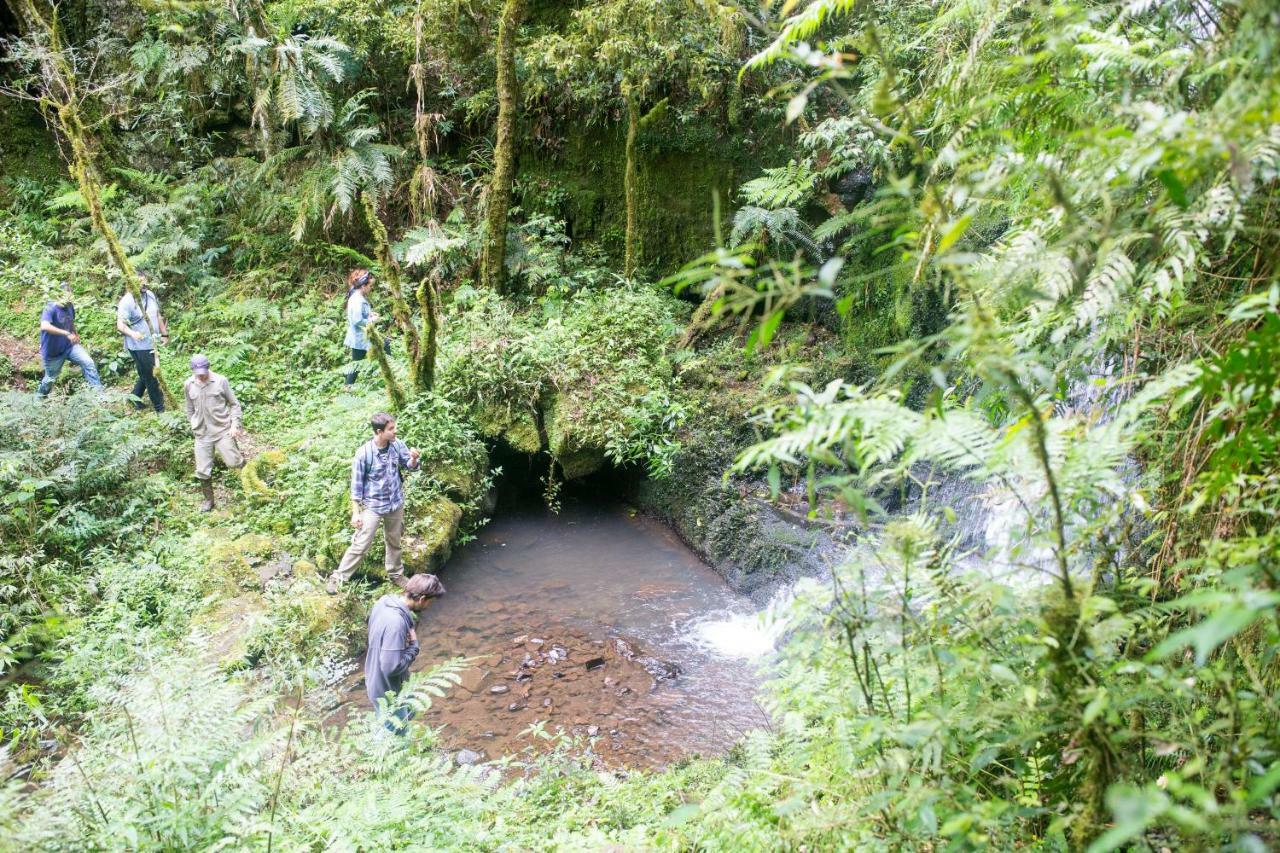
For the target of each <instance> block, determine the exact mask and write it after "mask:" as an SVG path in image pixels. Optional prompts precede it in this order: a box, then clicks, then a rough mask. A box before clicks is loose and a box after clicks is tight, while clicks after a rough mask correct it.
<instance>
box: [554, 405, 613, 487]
mask: <svg viewBox="0 0 1280 853" xmlns="http://www.w3.org/2000/svg"><path fill="white" fill-rule="evenodd" d="M579 409H580V407H579V406H578V405H577V404H576V401H575V400H574V399H573V397H571V396H569V395H565V394H555V395H552V396H551V397H549V398H548V400H547V403H546V406H545V408H544V409H543V411H542V422H543V424H544V425H545V426H546V429H547V444H548V446H549V449H550V450H551V455H552V456H553V457H555V460H556V462H558V463H559V464H560V471H561V473H562V474H563V476H564V478H565V479H566V480H576V479H578V478H579V477H585V476H587V475H588V474H594V473H595V472H596V471H599V470H600V469H601V468H602V467H604V462H605V455H604V448H603V447H600V446H598V445H595V444H593V443H591V442H590V441H589V440H588V439H584V438H583V436H582V434H581V430H580V429H578V424H577V422H576V421H575V419H574V413H575V412H577V411H578V410H579Z"/></svg>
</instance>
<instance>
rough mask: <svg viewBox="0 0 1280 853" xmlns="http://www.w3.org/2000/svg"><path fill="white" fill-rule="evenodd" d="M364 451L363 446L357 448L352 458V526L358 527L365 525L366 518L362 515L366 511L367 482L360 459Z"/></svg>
mask: <svg viewBox="0 0 1280 853" xmlns="http://www.w3.org/2000/svg"><path fill="white" fill-rule="evenodd" d="M363 451H364V448H363V447H362V448H361V449H360V450H357V451H356V456H355V458H354V459H352V460H351V526H352V527H354V528H356V529H359V528H360V527H362V526H363V525H364V520H363V519H362V518H361V517H360V516H361V515H362V514H363V513H364V506H363V504H364V497H365V486H366V484H367V480H366V478H365V470H364V464H363V463H362V461H361V459H360V457H361V455H362V453H363Z"/></svg>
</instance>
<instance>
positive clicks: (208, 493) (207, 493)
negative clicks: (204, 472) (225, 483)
mask: <svg viewBox="0 0 1280 853" xmlns="http://www.w3.org/2000/svg"><path fill="white" fill-rule="evenodd" d="M200 493H201V494H202V495H204V503H202V504H200V511H201V512H210V511H211V510H212V509H213V480H201V481H200Z"/></svg>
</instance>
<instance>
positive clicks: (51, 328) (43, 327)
mask: <svg viewBox="0 0 1280 853" xmlns="http://www.w3.org/2000/svg"><path fill="white" fill-rule="evenodd" d="M40 331H42V332H48V333H49V334H51V335H62V336H63V337H64V338H69V337H71V336H72V335H73V334H75V333H74V332H68V331H67V330H66V329H59V328H58V327H57V326H55V325H53V324H52V323H50V322H49V321H48V320H41V321H40Z"/></svg>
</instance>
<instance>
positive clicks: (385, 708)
mask: <svg viewBox="0 0 1280 853" xmlns="http://www.w3.org/2000/svg"><path fill="white" fill-rule="evenodd" d="M442 595H444V584H442V583H440V579H439V578H437V577H436V576H435V575H428V574H420V575H414V576H413V577H411V578H409V580H408V581H406V582H405V584H404V587H403V589H402V590H401V591H400V594H399V595H384V596H382V598H380V599H378V602H377V603H376V604H374V605H373V609H372V610H370V611H369V650H368V651H367V652H365V656H364V689H365V692H366V693H368V694H369V701H370V702H372V703H373V707H374V709H375V710H376V711H377V712H378V717H379V719H380V720H381V721H382V725H383V726H384V727H385V728H386V729H387V731H390V732H392V733H396V734H398V733H399V732H400V731H401V730H402V729H403V728H404V725H405V723H407V722H408V721H409V718H410V717H412V716H413V709H412V708H410V707H409V706H408V705H407V704H406V703H405V702H404V701H403V698H402V697H401V696H400V695H399V693H400V688H401V687H403V686H404V682H405V677H406V676H407V675H408V674H409V665H410V664H412V663H413V661H414V659H415V658H417V657H418V637H417V634H416V633H415V632H414V623H415V622H416V621H417V617H416V614H419V613H421V612H422V611H424V610H426V609H427V607H428V606H429V605H430V604H431V602H432V601H434V600H435V599H437V598H439V597H440V596H442ZM388 693H390V694H392V695H391V696H390V697H389V698H388V697H387V694H388ZM379 700H385V701H382V702H380V701H379Z"/></svg>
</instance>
